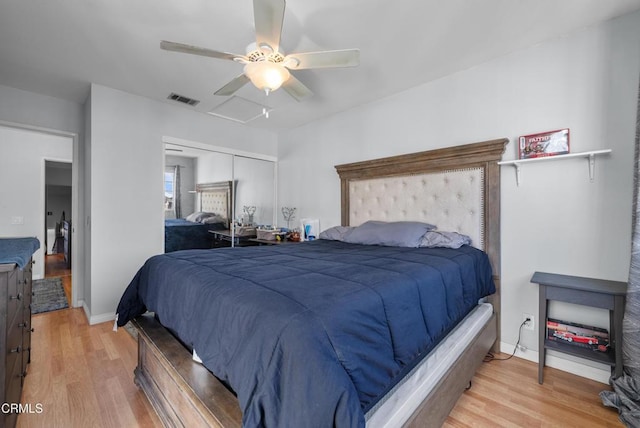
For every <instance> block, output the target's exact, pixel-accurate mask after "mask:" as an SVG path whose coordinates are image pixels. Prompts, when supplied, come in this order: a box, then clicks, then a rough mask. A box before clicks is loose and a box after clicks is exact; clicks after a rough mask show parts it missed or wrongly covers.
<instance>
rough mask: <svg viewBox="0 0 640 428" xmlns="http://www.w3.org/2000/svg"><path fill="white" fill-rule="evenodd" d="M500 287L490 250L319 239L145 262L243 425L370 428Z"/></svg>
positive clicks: (131, 301)
mask: <svg viewBox="0 0 640 428" xmlns="http://www.w3.org/2000/svg"><path fill="white" fill-rule="evenodd" d="M493 292H495V288H494V284H493V280H492V273H491V268H490V265H489V261H488V258H487V256H486V254H485V253H483V252H481V251H479V250H477V249H475V248H472V247H469V246H463V247H462V248H460V249H457V250H453V249H428V248H397V247H380V246H364V245H356V244H346V243H342V242H337V241H324V240H317V241H313V242H306V243H303V244H291V245H280V246H270V247H246V248H235V249H234V248H224V249H216V250H204V251H179V252H174V253H171V254H164V255H160V256H155V257H152V258H151V259H149V260H148V261H147V262H146V263H145V265H144V266H143V267H142V268H141V269H140V270H139V271H138V273H137V274H136V276H135V278H134V279H133V281H132V282H131V284H130V285H129V287H128V288H127V289H126V290H125V293H124V295H123V297H122V300H121V301H120V304H119V306H118V310H117V312H118V314H119V317H118V324H119V325H124V324H125V323H126V322H127V321H128V320H129V319H131V318H133V317H135V316H137V315H138V314H140V313H142V312H143V311H144V310H145V309H148V310H150V311H154V312H156V314H157V315H158V317H159V319H160V321H161V322H162V324H164V325H165V326H166V327H168V328H170V329H171V330H173V331H174V332H175V333H176V334H177V335H178V336H179V337H180V338H181V339H182V341H183V342H184V343H186V344H188V345H190V346H193V348H194V349H195V350H196V352H197V353H198V355H199V356H200V358H201V359H202V360H203V363H204V365H205V366H206V367H207V368H208V369H209V370H211V371H212V372H213V373H214V374H215V375H216V376H217V377H218V378H219V379H221V380H222V381H223V382H225V383H226V384H227V385H229V386H230V387H231V388H232V389H233V390H234V391H235V392H236V394H237V397H238V401H239V403H240V408H241V409H242V412H243V425H244V426H245V427H262V426H266V427H303V426H318V427H330V426H340V427H363V426H364V424H365V422H364V414H365V412H366V411H367V410H368V409H369V408H370V407H371V406H372V405H373V404H375V403H376V401H377V400H378V399H379V398H380V397H381V396H383V395H384V394H385V393H386V392H387V391H388V390H389V389H390V388H391V387H392V386H393V385H394V384H395V383H396V382H397V381H398V380H399V379H401V378H402V377H403V376H404V375H405V374H406V373H407V372H408V371H410V370H411V368H413V367H414V366H415V364H417V363H418V362H419V361H420V360H421V359H422V358H423V357H424V356H425V355H426V354H427V353H428V352H429V351H430V350H431V349H432V348H433V347H434V346H435V345H436V344H437V343H438V341H439V340H440V339H442V338H443V337H444V336H445V335H446V334H447V333H448V332H449V331H450V330H451V329H452V328H453V327H454V326H455V325H456V323H457V322H458V321H460V320H461V319H462V318H463V317H464V316H465V315H466V314H467V313H468V312H469V311H470V310H471V309H472V308H473V307H474V306H475V305H476V304H477V301H478V299H479V298H481V297H484V296H487V295H489V294H491V293H493Z"/></svg>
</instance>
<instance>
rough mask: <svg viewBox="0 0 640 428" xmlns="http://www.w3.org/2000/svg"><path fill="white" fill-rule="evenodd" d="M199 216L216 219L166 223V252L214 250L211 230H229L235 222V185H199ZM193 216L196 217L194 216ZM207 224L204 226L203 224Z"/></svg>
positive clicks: (180, 219) (182, 219)
mask: <svg viewBox="0 0 640 428" xmlns="http://www.w3.org/2000/svg"><path fill="white" fill-rule="evenodd" d="M196 193H197V197H198V199H197V200H198V209H199V212H197V213H194V214H198V213H207V214H211V215H215V218H213V217H209V218H208V219H209V220H211V221H207V220H202V219H195V218H194V220H196V221H192V220H190V219H189V217H187V218H179V219H165V222H164V223H165V224H164V251H165V253H170V252H173V251H180V250H189V249H207V248H211V243H212V241H213V239H212V235H211V234H210V233H209V231H211V230H225V229H229V219H230V218H231V211H230V210H231V193H232V189H231V182H230V181H222V182H215V183H201V184H196ZM194 214H192V216H193V215H194ZM203 221H204V222H203Z"/></svg>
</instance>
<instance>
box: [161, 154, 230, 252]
mask: <svg viewBox="0 0 640 428" xmlns="http://www.w3.org/2000/svg"><path fill="white" fill-rule="evenodd" d="M232 162H233V160H232V156H231V155H228V154H224V153H215V152H210V151H206V150H201V149H197V148H191V147H182V146H175V145H166V146H165V171H164V191H165V192H164V212H165V226H164V244H165V249H164V250H165V253H169V252H172V251H179V250H188V249H210V248H212V245H213V243H214V241H215V239H214V238H215V235H214V232H216V231H223V230H228V229H229V222H230V220H231V219H232V218H233V217H232V214H231V208H232V204H231V195H230V193H231V192H230V191H231V186H230V183H231V180H232ZM218 182H222V183H223V184H225V185H224V186H205V187H204V188H203V187H202V186H198V184H203V183H204V184H211V183H218ZM227 198H228V199H227Z"/></svg>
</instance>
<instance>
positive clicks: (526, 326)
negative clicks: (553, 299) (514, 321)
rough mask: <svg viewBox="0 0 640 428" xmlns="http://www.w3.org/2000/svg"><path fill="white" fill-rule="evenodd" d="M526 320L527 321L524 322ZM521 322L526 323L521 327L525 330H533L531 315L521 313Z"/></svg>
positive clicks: (533, 320)
mask: <svg viewBox="0 0 640 428" xmlns="http://www.w3.org/2000/svg"><path fill="white" fill-rule="evenodd" d="M527 319H528V320H529V321H526V320H527ZM522 321H526V322H525V323H524V325H523V326H522V327H523V328H524V329H525V330H531V331H533V330H535V326H536V324H535V318H534V317H533V315H531V314H525V313H523V314H522Z"/></svg>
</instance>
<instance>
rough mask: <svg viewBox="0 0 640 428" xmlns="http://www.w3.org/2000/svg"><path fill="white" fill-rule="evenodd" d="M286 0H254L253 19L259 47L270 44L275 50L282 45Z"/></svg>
mask: <svg viewBox="0 0 640 428" xmlns="http://www.w3.org/2000/svg"><path fill="white" fill-rule="evenodd" d="M284 8H285V0H253V19H254V21H255V25H256V43H257V44H258V47H260V46H261V45H263V44H265V43H266V44H268V45H269V46H270V47H271V49H273V50H274V51H277V50H278V47H279V46H280V35H281V34H282V21H283V20H284Z"/></svg>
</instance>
